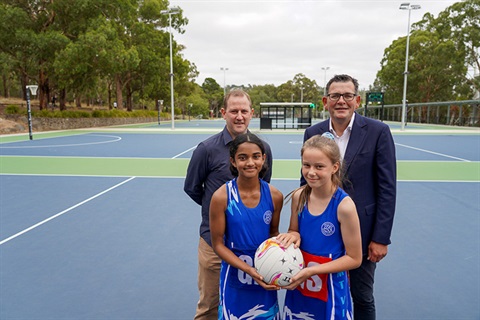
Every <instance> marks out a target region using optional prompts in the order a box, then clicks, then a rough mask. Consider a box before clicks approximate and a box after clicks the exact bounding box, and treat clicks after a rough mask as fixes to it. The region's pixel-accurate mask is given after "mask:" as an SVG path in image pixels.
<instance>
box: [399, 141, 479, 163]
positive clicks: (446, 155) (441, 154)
mask: <svg viewBox="0 0 480 320" xmlns="http://www.w3.org/2000/svg"><path fill="white" fill-rule="evenodd" d="M395 145H396V146H400V147H404V148H408V149H413V150H417V151H421V152H425V153H430V154H434V155H436V156H441V157H445V158H452V159H455V160H459V161H463V162H472V161H471V160H467V159H462V158H458V157H454V156H449V155H448V154H443V153H439V152H435V151H430V150H427V149H421V148H416V147H412V146H409V145H406V144H402V143H395Z"/></svg>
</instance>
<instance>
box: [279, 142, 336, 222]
mask: <svg viewBox="0 0 480 320" xmlns="http://www.w3.org/2000/svg"><path fill="white" fill-rule="evenodd" d="M306 149H317V150H320V151H321V152H323V154H325V155H326V156H327V157H328V158H329V159H330V161H332V163H333V164H335V163H338V165H339V166H338V170H337V172H335V173H334V174H332V184H333V186H334V187H335V188H338V187H341V186H342V175H343V173H342V159H341V155H340V149H339V148H338V146H337V144H336V143H335V141H334V140H333V139H331V138H329V137H326V136H321V135H315V136H313V137H311V138H310V139H308V140H307V141H305V142H304V143H303V146H302V149H301V151H300V154H301V156H302V157H303V153H304V152H305V150H306ZM297 191H299V192H300V197H299V201H298V204H297V207H296V208H295V210H296V212H297V213H300V212H301V211H302V210H303V207H304V206H305V204H307V201H308V198H309V197H310V194H311V193H312V188H311V187H310V186H309V185H308V184H305V185H304V186H301V187H300V188H297V189H295V190H293V191H292V192H290V193H289V194H288V195H287V196H286V197H285V198H286V199H287V202H288V201H289V200H290V199H291V197H292V196H293V195H294V194H295V193H296V192H297Z"/></svg>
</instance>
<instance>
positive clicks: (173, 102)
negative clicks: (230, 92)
mask: <svg viewBox="0 0 480 320" xmlns="http://www.w3.org/2000/svg"><path fill="white" fill-rule="evenodd" d="M160 13H161V14H168V28H169V29H168V32H169V33H170V95H171V107H172V130H174V129H175V101H174V99H175V98H174V90H173V51H172V49H173V48H172V14H177V13H179V11H178V8H169V9H168V10H162V11H160Z"/></svg>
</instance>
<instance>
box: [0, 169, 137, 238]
mask: <svg viewBox="0 0 480 320" xmlns="http://www.w3.org/2000/svg"><path fill="white" fill-rule="evenodd" d="M135 178H136V177H130V178H128V179H127V180H124V181H122V182H120V183H117V184H116V185H114V186H112V187H110V188H108V189H106V190H103V191H102V192H99V193H97V194H96V195H94V196H92V197H90V198H88V199H86V200H83V201H81V202H79V203H77V204H75V205H73V206H71V207H70V208H67V209H65V210H63V211H61V212H59V213H57V214H55V215H53V216H51V217H49V218H47V219H45V220H42V221H40V222H38V223H36V224H34V225H33V226H30V227H28V228H26V229H24V230H22V231H20V232H17V233H16V234H14V235H12V236H10V237H8V238H6V239H3V240H2V241H0V246H1V245H3V244H5V243H7V242H9V241H10V240H13V239H15V238H17V237H19V236H21V235H23V234H25V233H27V232H29V231H31V230H33V229H36V228H38V227H40V226H41V225H43V224H45V223H47V222H49V221H51V220H53V219H56V218H58V217H60V216H62V215H64V214H65V213H67V212H69V211H71V210H73V209H75V208H78V207H80V206H81V205H84V204H85V203H87V202H90V201H91V200H93V199H95V198H98V197H100V196H101V195H104V194H105V193H107V192H110V191H112V190H114V189H116V188H118V187H120V186H121V185H123V184H125V183H127V182H130V181H132V180H133V179H135Z"/></svg>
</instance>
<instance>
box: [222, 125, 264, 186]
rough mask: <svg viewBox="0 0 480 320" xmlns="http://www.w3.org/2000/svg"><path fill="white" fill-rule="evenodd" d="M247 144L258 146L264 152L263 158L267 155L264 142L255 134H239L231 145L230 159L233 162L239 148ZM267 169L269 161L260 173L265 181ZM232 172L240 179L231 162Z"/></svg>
mask: <svg viewBox="0 0 480 320" xmlns="http://www.w3.org/2000/svg"><path fill="white" fill-rule="evenodd" d="M245 142H249V143H253V144H256V145H257V146H258V147H259V148H260V151H262V156H263V155H265V145H264V144H263V141H262V140H261V139H260V138H259V137H257V136H256V135H254V134H253V133H250V132H247V133H242V134H239V135H238V136H237V137H236V138H235V139H233V141H232V144H231V145H230V158H231V159H232V160H235V155H236V154H237V151H238V147H239V146H240V145H241V144H242V143H245ZM267 169H268V166H267V161H265V162H264V163H263V167H262V169H261V170H260V173H259V177H260V178H262V179H263V177H264V176H265V173H266V172H267ZM230 172H231V173H232V174H233V175H234V176H235V177H238V170H237V168H235V167H234V166H233V164H232V163H231V162H230Z"/></svg>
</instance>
